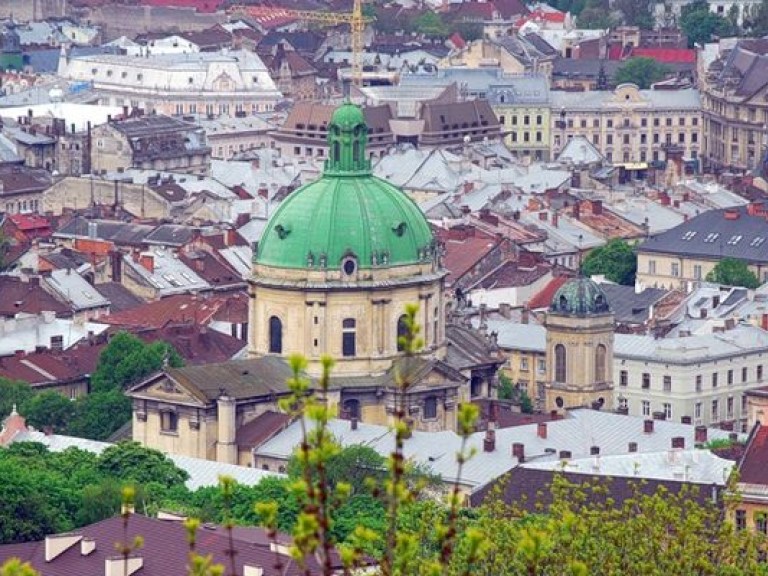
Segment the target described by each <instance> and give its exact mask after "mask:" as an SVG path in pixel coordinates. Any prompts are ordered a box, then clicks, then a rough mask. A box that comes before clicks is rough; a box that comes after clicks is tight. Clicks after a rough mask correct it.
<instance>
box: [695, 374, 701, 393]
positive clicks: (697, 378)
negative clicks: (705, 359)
mask: <svg viewBox="0 0 768 576" xmlns="http://www.w3.org/2000/svg"><path fill="white" fill-rule="evenodd" d="M701 382H702V377H701V374H697V375H696V392H701Z"/></svg>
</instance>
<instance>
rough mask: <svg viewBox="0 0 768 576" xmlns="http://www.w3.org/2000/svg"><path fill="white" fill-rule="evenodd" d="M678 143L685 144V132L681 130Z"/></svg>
mask: <svg viewBox="0 0 768 576" xmlns="http://www.w3.org/2000/svg"><path fill="white" fill-rule="evenodd" d="M677 143H678V144H685V134H684V133H683V132H680V133H679V134H678V135H677Z"/></svg>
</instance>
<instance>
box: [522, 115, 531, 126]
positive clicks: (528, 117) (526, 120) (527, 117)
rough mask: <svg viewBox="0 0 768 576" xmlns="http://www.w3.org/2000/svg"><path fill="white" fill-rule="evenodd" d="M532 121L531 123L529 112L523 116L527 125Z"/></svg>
mask: <svg viewBox="0 0 768 576" xmlns="http://www.w3.org/2000/svg"><path fill="white" fill-rule="evenodd" d="M530 123H531V117H530V116H528V115H527V114H526V115H525V116H523V124H524V125H525V126H528V125H529V124H530Z"/></svg>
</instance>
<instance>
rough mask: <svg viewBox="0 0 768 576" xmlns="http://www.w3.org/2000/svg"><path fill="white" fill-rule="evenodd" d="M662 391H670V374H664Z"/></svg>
mask: <svg viewBox="0 0 768 576" xmlns="http://www.w3.org/2000/svg"><path fill="white" fill-rule="evenodd" d="M664 392H672V376H664Z"/></svg>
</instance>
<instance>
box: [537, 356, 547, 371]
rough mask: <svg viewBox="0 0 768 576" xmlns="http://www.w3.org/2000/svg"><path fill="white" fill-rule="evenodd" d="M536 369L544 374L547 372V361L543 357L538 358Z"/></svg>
mask: <svg viewBox="0 0 768 576" xmlns="http://www.w3.org/2000/svg"><path fill="white" fill-rule="evenodd" d="M536 371H537V372H538V373H539V374H546V373H547V361H546V360H545V359H544V358H539V362H538V367H537V369H536Z"/></svg>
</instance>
